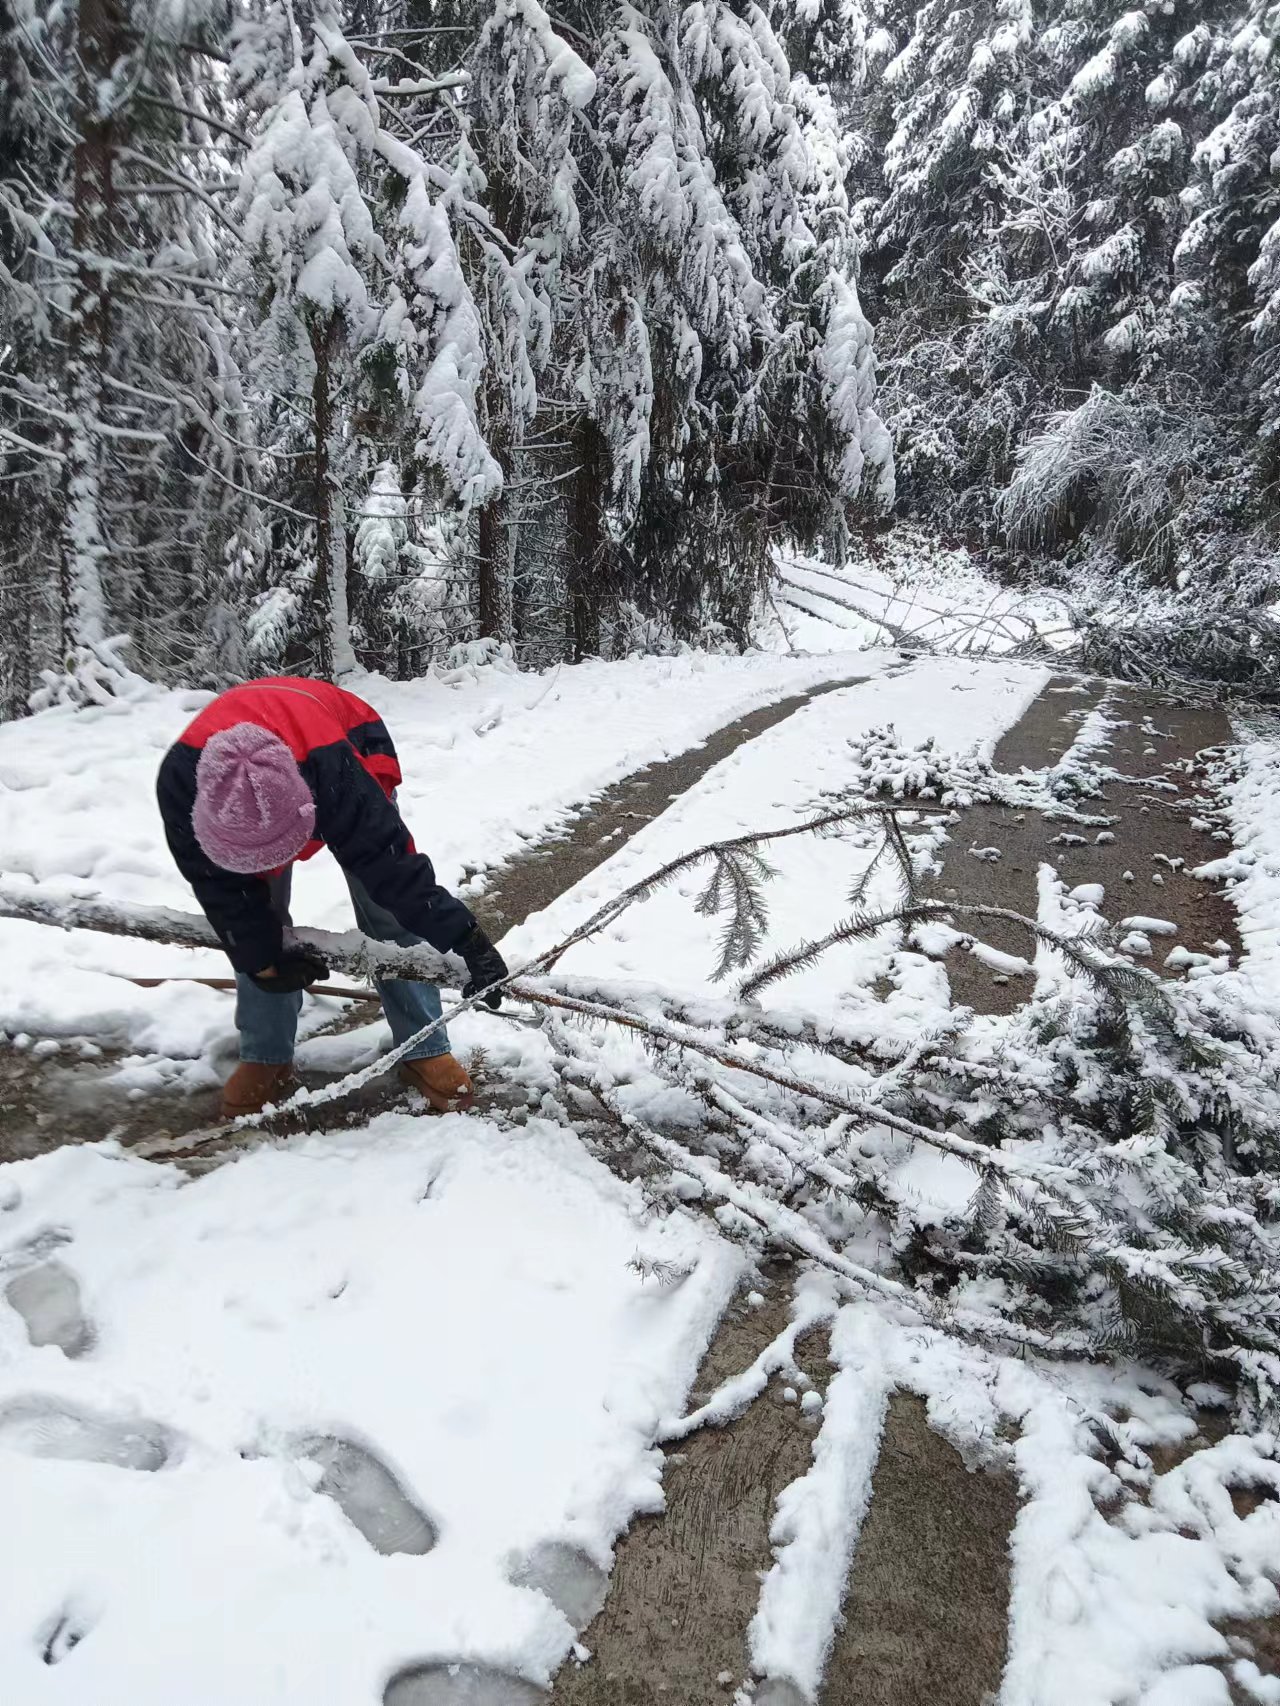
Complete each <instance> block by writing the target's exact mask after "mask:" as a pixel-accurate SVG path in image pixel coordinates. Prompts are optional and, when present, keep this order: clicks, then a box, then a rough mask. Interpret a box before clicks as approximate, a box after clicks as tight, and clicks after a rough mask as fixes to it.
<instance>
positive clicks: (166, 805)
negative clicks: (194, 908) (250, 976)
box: [156, 743, 284, 973]
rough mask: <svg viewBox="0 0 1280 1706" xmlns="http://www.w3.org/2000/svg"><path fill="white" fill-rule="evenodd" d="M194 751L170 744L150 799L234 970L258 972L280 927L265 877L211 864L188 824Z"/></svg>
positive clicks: (270, 959) (274, 955) (272, 953)
mask: <svg viewBox="0 0 1280 1706" xmlns="http://www.w3.org/2000/svg"><path fill="white" fill-rule="evenodd" d="M199 756H200V755H199V753H198V752H196V751H195V749H194V748H193V747H184V746H182V745H181V744H180V743H179V744H178V745H177V746H171V747H170V748H169V751H168V752H167V753H166V754H165V757H164V761H163V763H162V764H161V766H160V775H159V777H158V778H157V781H156V798H157V799H158V801H159V804H160V816H161V817H162V818H163V820H164V833H165V839H166V840H167V841H168V843H169V851H170V852H171V853H172V854H173V857H174V862H175V863H176V865H177V867H178V869H179V870H180V871H181V872H182V874H183V876H184V877H185V878H186V879H187V881H188V882H189V883H190V884H191V887H192V888H193V889H194V890H195V895H196V899H197V900H198V901H199V902H200V908H201V910H202V911H203V913H204V915H205V917H206V918H207V919H208V920H209V922H210V924H212V925H213V928H214V929H215V930H216V931H217V933H218V940H219V941H220V942H221V943H222V945H223V947H224V948H225V949H226V951H227V958H228V959H229V960H230V961H231V964H232V965H233V966H234V967H235V969H236V970H237V971H243V972H250V973H252V972H259V971H262V970H263V969H264V968H265V967H266V966H269V965H274V964H275V962H276V960H277V959H278V958H279V956H280V951H281V948H282V947H283V941H284V931H283V927H282V925H281V922H280V920H279V919H278V918H277V917H275V915H274V914H273V913H272V911H271V900H270V890H269V889H268V887H267V882H266V878H265V877H242V876H237V875H236V873H235V872H234V871H224V870H222V869H221V868H220V867H219V866H217V865H215V864H214V863H213V861H212V860H211V859H209V858H208V857H207V856H206V854H205V853H204V852H203V850H202V849H201V846H200V843H199V842H198V841H197V840H196V837H195V831H194V830H193V829H192V827H191V808H192V806H193V805H194V804H195V797H196V764H197V763H198V761H199Z"/></svg>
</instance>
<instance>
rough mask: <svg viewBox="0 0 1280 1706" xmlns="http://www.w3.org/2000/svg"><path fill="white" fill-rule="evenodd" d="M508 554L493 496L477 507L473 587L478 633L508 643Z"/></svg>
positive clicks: (506, 536)
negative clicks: (476, 548)
mask: <svg viewBox="0 0 1280 1706" xmlns="http://www.w3.org/2000/svg"><path fill="white" fill-rule="evenodd" d="M511 554H512V538H511V530H510V529H509V528H507V527H505V526H504V525H503V519H502V499H501V498H500V497H498V498H494V499H493V500H492V501H491V502H490V503H487V504H486V505H485V507H484V508H483V509H482V510H481V511H480V539H479V560H478V562H477V564H476V590H477V592H478V594H479V604H480V609H479V617H480V634H481V637H482V638H485V639H491V640H498V641H500V642H502V643H503V644H509V643H510V640H511V632H512V627H511V622H512V606H511V570H512V562H511Z"/></svg>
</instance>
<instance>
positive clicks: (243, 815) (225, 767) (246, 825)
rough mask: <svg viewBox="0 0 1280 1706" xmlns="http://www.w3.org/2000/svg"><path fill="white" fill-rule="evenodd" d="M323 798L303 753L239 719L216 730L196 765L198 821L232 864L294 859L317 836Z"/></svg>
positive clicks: (210, 848)
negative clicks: (302, 762)
mask: <svg viewBox="0 0 1280 1706" xmlns="http://www.w3.org/2000/svg"><path fill="white" fill-rule="evenodd" d="M315 823H316V803H315V801H314V800H313V799H312V797H311V790H310V788H308V787H307V784H306V783H305V782H304V781H303V779H302V774H301V772H300V771H299V769H298V765H297V760H296V759H295V758H294V756H293V754H292V753H291V752H290V751H289V748H288V747H287V746H286V745H285V744H284V742H283V741H282V740H280V739H279V738H278V737H277V736H276V735H273V734H270V733H268V731H267V730H266V729H262V728H259V727H258V725H257V724H256V723H236V724H235V726H234V727H233V728H229V729H222V730H221V731H220V732H219V733H218V734H216V735H210V736H209V739H208V740H207V741H206V742H205V746H204V750H203V752H201V754H200V761H199V763H198V764H197V765H196V803H195V806H194V808H193V810H192V813H191V826H192V828H193V829H194V830H195V832H196V840H197V841H198V842H199V843H200V845H201V847H203V849H204V851H205V852H206V853H207V854H208V855H209V857H210V859H212V860H213V862H214V864H215V865H220V866H221V867H222V869H223V870H224V871H238V872H243V873H244V874H245V875H250V874H257V873H261V872H263V871H274V870H276V869H278V867H279V866H281V865H287V864H288V863H289V861H290V860H291V859H296V858H297V856H298V854H299V853H301V851H302V849H303V848H304V847H305V846H306V844H307V842H308V841H310V839H311V832H312V831H313V830H314V828H315Z"/></svg>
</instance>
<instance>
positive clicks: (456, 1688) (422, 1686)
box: [382, 1664, 547, 1706]
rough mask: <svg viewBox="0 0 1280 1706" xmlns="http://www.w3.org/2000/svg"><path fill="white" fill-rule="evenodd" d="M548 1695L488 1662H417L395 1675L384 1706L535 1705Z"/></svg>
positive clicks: (387, 1691) (384, 1696)
mask: <svg viewBox="0 0 1280 1706" xmlns="http://www.w3.org/2000/svg"><path fill="white" fill-rule="evenodd" d="M546 1698H547V1697H546V1695H545V1693H544V1692H543V1691H542V1689H540V1688H535V1686H534V1685H533V1683H531V1682H528V1681H526V1680H525V1678H524V1677H522V1676H512V1675H511V1674H510V1672H508V1671H501V1670H490V1668H489V1667H488V1666H487V1665H472V1664H428V1665H414V1666H413V1667H412V1668H411V1669H409V1670H402V1671H401V1672H400V1673H399V1675H397V1676H393V1677H392V1678H391V1681H390V1682H389V1683H388V1684H387V1688H386V1692H385V1693H384V1694H383V1696H382V1706H535V1702H539V1701H541V1702H545V1700H546Z"/></svg>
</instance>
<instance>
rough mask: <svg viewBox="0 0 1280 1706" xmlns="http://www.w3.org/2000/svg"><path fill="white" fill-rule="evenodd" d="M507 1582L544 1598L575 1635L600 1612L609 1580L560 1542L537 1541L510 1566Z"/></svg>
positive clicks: (573, 1548)
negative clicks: (571, 1627)
mask: <svg viewBox="0 0 1280 1706" xmlns="http://www.w3.org/2000/svg"><path fill="white" fill-rule="evenodd" d="M507 1580H508V1581H509V1582H511V1583H512V1585H513V1586H515V1587H519V1588H535V1589H536V1590H537V1591H538V1592H539V1593H542V1594H545V1595H546V1596H547V1598H548V1599H549V1600H550V1601H551V1603H552V1605H554V1606H555V1608H556V1610H557V1611H559V1612H560V1613H561V1614H562V1615H563V1616H564V1618H565V1619H566V1621H567V1622H569V1623H571V1624H572V1625H573V1631H574V1633H575V1634H576V1635H581V1633H582V1631H583V1630H584V1629H585V1628H586V1627H587V1625H588V1624H589V1623H591V1622H593V1621H594V1620H595V1618H596V1617H597V1616H598V1615H599V1613H600V1611H601V1610H603V1608H604V1602H605V1598H606V1596H607V1594H608V1592H609V1578H608V1576H606V1575H605V1573H604V1571H603V1570H602V1569H601V1568H600V1566H599V1565H598V1564H595V1563H593V1562H592V1560H591V1559H590V1558H588V1557H587V1555H586V1553H585V1552H583V1551H581V1550H580V1549H579V1548H578V1547H577V1546H570V1545H568V1544H567V1542H565V1541H563V1540H540V1541H539V1542H538V1544H537V1545H536V1546H534V1547H531V1548H530V1550H529V1551H528V1552H525V1553H522V1554H521V1555H520V1556H519V1557H517V1558H516V1559H515V1560H514V1561H513V1562H512V1564H511V1567H510V1569H509V1570H508V1572H507Z"/></svg>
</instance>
